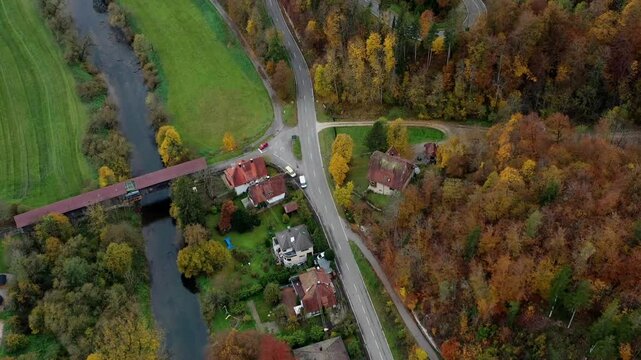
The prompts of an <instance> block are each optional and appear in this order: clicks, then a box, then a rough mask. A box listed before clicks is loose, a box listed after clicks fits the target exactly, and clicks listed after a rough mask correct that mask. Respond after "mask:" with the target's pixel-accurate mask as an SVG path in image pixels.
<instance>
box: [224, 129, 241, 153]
mask: <svg viewBox="0 0 641 360" xmlns="http://www.w3.org/2000/svg"><path fill="white" fill-rule="evenodd" d="M237 147H238V145H237V144H236V139H235V138H234V135H232V133H231V132H229V131H227V132H225V134H224V135H223V149H224V150H225V151H227V152H229V151H234V150H236V148H237Z"/></svg>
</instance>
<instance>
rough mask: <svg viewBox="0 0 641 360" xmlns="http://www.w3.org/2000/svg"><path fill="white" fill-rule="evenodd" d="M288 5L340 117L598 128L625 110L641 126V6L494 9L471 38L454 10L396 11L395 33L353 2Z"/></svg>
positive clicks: (407, 6) (495, 4) (404, 5)
mask: <svg viewBox="0 0 641 360" xmlns="http://www.w3.org/2000/svg"><path fill="white" fill-rule="evenodd" d="M283 4H284V7H285V8H286V10H287V13H288V14H289V16H290V18H291V19H292V21H293V22H294V24H295V28H296V30H297V33H298V34H299V36H300V37H301V38H302V39H301V40H302V42H303V45H304V51H305V55H306V57H307V59H308V61H309V62H310V66H311V67H312V75H313V79H314V87H315V90H316V93H317V95H318V96H319V98H320V99H321V100H322V101H323V102H325V103H326V104H328V105H331V109H332V110H333V111H334V112H335V113H344V112H353V113H355V114H370V113H372V114H374V115H380V113H381V111H383V109H385V108H388V107H391V106H402V107H406V108H408V109H410V110H411V111H412V112H413V113H414V115H416V116H417V117H419V118H432V119H439V120H456V121H461V120H468V119H474V120H482V121H488V122H497V121H502V120H506V119H507V118H509V116H510V115H511V114H512V113H515V112H523V113H527V112H531V111H537V112H538V113H540V114H541V115H543V116H548V115H551V114H554V113H556V112H560V113H564V114H566V115H568V116H570V118H571V119H572V120H573V121H575V122H577V123H584V124H593V123H595V122H596V121H597V120H598V119H599V118H601V116H602V115H603V114H605V113H606V112H608V111H609V110H611V109H613V108H615V107H619V108H620V109H621V110H622V111H621V116H622V117H623V118H622V120H625V122H628V123H631V122H637V123H638V122H639V120H638V119H639V114H640V111H641V102H640V101H639V97H638V96H635V94H638V93H639V91H640V90H641V78H640V74H639V69H638V67H639V64H638V59H639V54H640V52H641V38H639V36H638V34H639V33H641V31H640V30H641V1H638V0H631V1H606V0H596V1H591V2H578V1H570V0H559V1H545V0H528V1H524V2H515V1H511V0H489V1H487V2H486V4H487V7H488V9H491V10H490V11H489V12H488V13H487V16H483V17H481V18H480V20H479V21H478V22H477V24H476V25H475V26H474V27H473V28H472V29H470V30H469V31H464V29H460V25H457V24H460V23H461V21H462V19H459V18H458V17H457V14H456V12H455V11H453V10H454V9H453V8H452V7H451V6H452V4H450V3H449V2H448V1H438V2H436V3H433V2H428V1H424V0H414V1H384V2H383V6H391V8H393V9H395V12H396V13H397V16H396V17H395V19H394V20H393V22H392V24H391V26H387V25H385V24H384V23H383V22H381V21H378V19H375V18H373V17H372V16H371V15H370V14H369V12H368V11H367V10H365V9H362V8H359V7H357V6H356V4H354V2H350V1H301V0H283ZM376 105H379V106H378V107H377V106H376ZM383 113H384V112H383Z"/></svg>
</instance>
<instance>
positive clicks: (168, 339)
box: [68, 0, 207, 360]
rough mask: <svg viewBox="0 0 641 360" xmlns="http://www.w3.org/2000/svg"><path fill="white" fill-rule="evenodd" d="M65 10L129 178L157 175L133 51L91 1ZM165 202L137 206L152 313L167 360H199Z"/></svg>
mask: <svg viewBox="0 0 641 360" xmlns="http://www.w3.org/2000/svg"><path fill="white" fill-rule="evenodd" d="M68 5H69V10H70V13H71V16H72V17H73V19H74V22H75V25H76V28H77V29H78V32H79V34H80V35H81V36H86V35H89V36H90V37H91V40H92V42H93V46H92V47H91V60H92V62H93V64H94V65H95V66H96V67H97V68H98V69H99V70H100V71H101V72H102V73H104V74H105V76H106V78H107V82H108V84H109V94H110V96H111V97H112V98H113V99H114V100H115V101H116V103H117V104H118V106H119V120H120V127H121V130H122V132H123V134H124V135H125V137H126V138H127V140H128V141H129V143H130V144H131V145H132V151H131V169H132V175H133V176H138V175H143V174H146V173H149V172H152V171H155V170H159V169H161V168H162V167H163V165H162V162H161V160H160V157H159V155H158V152H157V150H156V144H155V141H154V131H153V129H152V128H151V125H150V124H149V122H148V121H147V108H146V105H145V97H146V95H147V89H146V88H145V85H144V81H143V77H142V73H141V71H140V68H139V66H138V61H137V59H136V57H135V55H134V53H133V51H132V50H131V48H130V47H129V46H128V45H127V44H125V43H122V42H120V41H118V38H119V37H118V36H117V34H116V32H115V31H114V30H113V29H112V28H111V27H110V26H109V22H108V17H107V14H106V13H98V12H96V11H95V10H94V9H93V6H92V0H68ZM168 198H169V192H168V191H159V192H156V193H153V194H150V195H149V196H146V197H145V199H144V200H143V203H142V205H143V207H142V218H143V229H142V231H143V236H144V238H145V253H146V255H147V260H148V262H149V272H150V275H151V305H152V310H153V314H154V318H155V320H156V323H157V325H158V326H159V327H160V329H161V330H162V331H163V333H164V338H165V350H166V352H167V354H168V355H169V357H170V358H171V359H176V360H183V359H184V360H192V359H202V358H203V357H204V352H205V348H206V345H207V328H206V326H205V322H204V320H203V318H202V315H201V312H200V305H199V303H198V298H197V297H196V295H194V294H193V293H191V292H190V291H189V290H188V289H187V288H185V287H184V286H183V282H182V280H181V276H180V273H179V272H178V268H177V266H176V255H177V252H178V241H177V240H178V236H179V234H178V231H177V229H176V226H175V224H174V223H173V221H172V219H171V218H170V217H169V201H168Z"/></svg>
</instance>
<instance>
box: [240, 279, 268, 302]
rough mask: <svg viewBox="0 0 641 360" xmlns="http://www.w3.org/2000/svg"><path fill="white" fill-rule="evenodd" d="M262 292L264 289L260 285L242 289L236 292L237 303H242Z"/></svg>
mask: <svg viewBox="0 0 641 360" xmlns="http://www.w3.org/2000/svg"><path fill="white" fill-rule="evenodd" d="M261 290H263V287H262V286H261V285H260V284H256V283H254V284H252V285H251V286H249V287H245V288H243V289H241V290H240V291H238V292H236V294H235V295H236V296H235V298H236V301H241V300H245V299H247V298H250V297H252V296H254V295H256V294H258V293H260V292H261Z"/></svg>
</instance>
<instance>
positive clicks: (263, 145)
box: [258, 142, 269, 153]
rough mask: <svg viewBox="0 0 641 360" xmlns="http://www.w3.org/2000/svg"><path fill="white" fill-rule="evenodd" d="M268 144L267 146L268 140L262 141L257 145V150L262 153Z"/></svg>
mask: <svg viewBox="0 0 641 360" xmlns="http://www.w3.org/2000/svg"><path fill="white" fill-rule="evenodd" d="M268 146H269V143H268V142H264V143H262V144H260V146H259V147H258V151H260V152H261V153H262V152H263V151H264V150H265V149H267V147H268Z"/></svg>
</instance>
